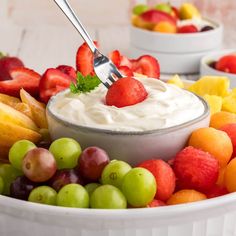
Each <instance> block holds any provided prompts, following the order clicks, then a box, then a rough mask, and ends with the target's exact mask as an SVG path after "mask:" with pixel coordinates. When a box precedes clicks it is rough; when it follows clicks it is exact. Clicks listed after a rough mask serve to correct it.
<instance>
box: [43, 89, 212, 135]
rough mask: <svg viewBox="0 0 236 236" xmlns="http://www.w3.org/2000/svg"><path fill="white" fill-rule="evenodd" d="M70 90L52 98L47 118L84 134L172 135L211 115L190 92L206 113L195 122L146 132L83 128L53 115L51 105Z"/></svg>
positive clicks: (194, 120)
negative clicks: (49, 117)
mask: <svg viewBox="0 0 236 236" xmlns="http://www.w3.org/2000/svg"><path fill="white" fill-rule="evenodd" d="M68 90H69V89H66V90H64V91H62V92H59V93H58V94H56V95H55V96H53V97H51V99H50V100H49V102H48V104H47V107H46V114H47V116H51V117H52V118H53V119H54V120H56V121H57V122H58V123H60V124H62V125H63V126H66V127H69V128H72V129H75V130H77V129H79V130H80V131H82V132H88V131H89V132H93V133H100V134H109V135H117V136H119V135H121V136H122V135H129V136H135V135H136V136H144V135H153V134H155V135H163V134H166V133H172V132H175V131H177V130H180V129H182V128H186V127H188V126H190V125H193V124H195V123H196V122H200V121H202V120H204V119H205V118H207V117H208V116H209V115H210V108H209V105H208V103H207V102H206V101H205V100H204V99H203V98H202V97H200V96H198V95H197V94H195V93H192V92H190V91H188V92H189V93H192V94H194V95H195V96H196V97H197V98H198V99H199V100H200V101H201V102H202V104H203V106H204V112H203V114H201V115H200V116H199V117H197V118H194V119H193V120H190V121H187V122H184V123H182V124H179V125H175V126H172V127H169V128H163V129H154V130H145V131H116V130H108V129H99V128H93V127H89V126H82V125H75V124H73V123H71V122H69V121H66V120H62V119H60V118H59V117H58V116H57V115H56V114H54V113H53V111H52V110H51V109H50V107H51V105H52V104H53V102H54V100H55V99H56V98H57V97H58V96H60V95H61V94H63V93H67V91H68Z"/></svg>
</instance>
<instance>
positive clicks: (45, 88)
mask: <svg viewBox="0 0 236 236" xmlns="http://www.w3.org/2000/svg"><path fill="white" fill-rule="evenodd" d="M72 81H73V79H72V77H70V76H68V75H66V74H65V73H63V72H61V71H60V70H57V69H48V70H47V71H46V72H45V73H44V74H43V76H42V79H41V80H40V83H39V95H40V99H41V101H43V102H44V103H47V102H48V100H49V99H50V98H51V97H52V96H54V95H56V94H57V93H58V92H60V91H63V90H65V89H67V88H69V87H70V84H71V82H72Z"/></svg>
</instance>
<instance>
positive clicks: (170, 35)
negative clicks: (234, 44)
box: [130, 17, 224, 39]
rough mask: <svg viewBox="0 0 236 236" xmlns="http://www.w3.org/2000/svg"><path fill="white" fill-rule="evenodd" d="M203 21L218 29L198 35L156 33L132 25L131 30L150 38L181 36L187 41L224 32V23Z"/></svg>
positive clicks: (206, 18)
mask: <svg viewBox="0 0 236 236" xmlns="http://www.w3.org/2000/svg"><path fill="white" fill-rule="evenodd" d="M202 19H203V20H206V21H209V22H210V23H212V24H213V25H215V26H216V27H215V28H214V29H213V30H209V31H204V32H197V33H188V34H186V33H175V34H171V33H164V32H156V31H152V30H147V29H142V28H139V27H136V26H134V25H133V24H130V29H131V30H136V31H140V33H146V34H147V35H148V34H149V35H150V36H158V37H164V38H167V37H172V39H173V38H179V37H180V36H182V37H186V38H187V39H188V38H189V37H195V38H198V37H201V36H203V35H211V34H214V33H215V32H217V31H222V30H223V28H224V25H223V23H221V22H219V21H216V20H213V19H210V18H208V17H202Z"/></svg>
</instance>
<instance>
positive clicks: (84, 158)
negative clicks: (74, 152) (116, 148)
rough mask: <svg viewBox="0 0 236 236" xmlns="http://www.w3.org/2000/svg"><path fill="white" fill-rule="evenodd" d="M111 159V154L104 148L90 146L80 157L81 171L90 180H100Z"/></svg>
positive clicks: (79, 168)
mask: <svg viewBox="0 0 236 236" xmlns="http://www.w3.org/2000/svg"><path fill="white" fill-rule="evenodd" d="M109 161H110V160H109V156H108V155H107V153H106V152H105V151H104V150H103V149H101V148H98V147H88V148H86V149H85V150H84V151H83V152H82V154H81V156H80V158H79V167H78V170H79V173H80V174H81V175H82V176H83V177H84V178H85V179H87V180H88V181H98V180H99V179H100V177H101V175H102V171H103V169H104V167H105V166H106V165H107V164H108V163H109Z"/></svg>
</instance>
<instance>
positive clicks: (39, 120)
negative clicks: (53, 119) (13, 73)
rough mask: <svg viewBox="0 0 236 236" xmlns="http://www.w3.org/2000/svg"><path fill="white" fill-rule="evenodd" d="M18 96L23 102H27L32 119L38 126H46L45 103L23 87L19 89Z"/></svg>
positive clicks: (45, 127)
mask: <svg viewBox="0 0 236 236" xmlns="http://www.w3.org/2000/svg"><path fill="white" fill-rule="evenodd" d="M20 98H21V100H22V102H23V103H25V104H27V105H28V106H29V107H30V109H31V111H32V116H33V120H34V122H35V123H36V125H37V126H38V127H39V128H41V129H42V128H44V129H47V128H48V123H47V118H46V106H45V104H43V103H41V102H39V101H37V100H36V99H35V98H34V97H32V96H31V95H30V94H29V93H27V92H26V91H25V90H24V89H21V90H20Z"/></svg>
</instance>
